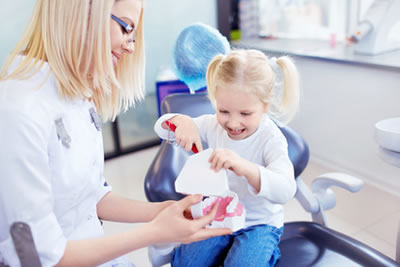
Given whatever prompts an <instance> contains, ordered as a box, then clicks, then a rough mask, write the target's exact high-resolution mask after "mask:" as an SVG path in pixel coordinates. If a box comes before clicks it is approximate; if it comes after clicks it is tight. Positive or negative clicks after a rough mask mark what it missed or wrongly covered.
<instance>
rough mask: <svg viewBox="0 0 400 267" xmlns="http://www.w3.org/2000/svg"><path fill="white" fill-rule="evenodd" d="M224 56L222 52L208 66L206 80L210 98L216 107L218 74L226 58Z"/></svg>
mask: <svg viewBox="0 0 400 267" xmlns="http://www.w3.org/2000/svg"><path fill="white" fill-rule="evenodd" d="M224 57H225V56H224V55H222V54H220V55H217V56H215V57H214V58H213V59H212V60H211V62H210V63H209V64H208V67H207V73H206V81H207V91H208V98H209V99H210V101H211V103H212V104H213V105H214V107H215V91H216V87H217V82H216V78H217V77H216V76H217V73H218V69H219V66H220V65H221V63H222V61H223V60H224Z"/></svg>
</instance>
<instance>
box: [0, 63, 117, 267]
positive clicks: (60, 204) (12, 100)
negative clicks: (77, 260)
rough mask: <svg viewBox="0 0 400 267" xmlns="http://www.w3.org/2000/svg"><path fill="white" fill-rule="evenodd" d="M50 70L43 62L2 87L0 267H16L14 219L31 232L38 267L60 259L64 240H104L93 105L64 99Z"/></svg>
mask: <svg viewBox="0 0 400 267" xmlns="http://www.w3.org/2000/svg"><path fill="white" fill-rule="evenodd" d="M49 71H50V70H49V66H48V64H47V63H45V64H44V65H43V66H42V67H41V69H40V71H39V72H38V73H37V74H35V75H34V76H33V77H32V78H30V79H28V80H20V81H19V80H18V81H17V80H8V81H1V82H0V129H1V130H0V262H4V263H7V264H8V265H10V266H19V265H20V263H19V260H18V258H17V254H16V251H15V248H14V244H13V241H12V239H11V236H10V232H9V231H10V226H11V224H12V223H14V222H16V221H22V222H25V223H27V224H28V225H29V227H30V228H31V231H32V235H33V239H34V242H35V245H36V248H37V251H38V254H39V257H40V261H41V264H42V266H54V265H55V264H56V263H57V262H58V261H59V260H60V259H61V257H62V256H63V254H64V250H65V247H66V242H67V240H74V239H75V240H76V239H87V238H96V237H101V236H103V234H104V233H103V229H102V226H101V223H100V221H99V219H98V217H97V212H96V205H97V203H98V202H99V201H100V199H101V198H102V197H103V196H104V195H105V194H106V193H107V192H109V191H110V190H111V187H109V186H106V185H105V184H104V183H105V179H104V176H103V169H104V153H103V140H102V134H101V130H100V129H97V128H96V126H95V124H94V123H93V119H92V116H91V114H90V112H89V109H91V108H95V107H94V105H93V103H91V102H89V101H86V100H78V99H77V100H73V101H69V100H65V99H63V98H61V97H60V96H59V93H58V91H57V86H56V81H55V78H54V76H53V75H52V74H51V72H50V76H49V79H47V80H46V77H47V76H48V73H49ZM43 81H46V82H45V83H44V84H43V85H42V86H41V87H39V85H40V84H41V83H43ZM57 120H58V123H60V122H61V123H60V124H61V128H64V130H65V131H64V130H60V126H58V128H57V123H56V121H57ZM65 133H66V134H65ZM66 136H69V137H70V143H69V145H68V142H65V141H66V140H65V137H66Z"/></svg>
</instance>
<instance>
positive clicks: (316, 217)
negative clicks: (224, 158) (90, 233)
mask: <svg viewBox="0 0 400 267" xmlns="http://www.w3.org/2000/svg"><path fill="white" fill-rule="evenodd" d="M161 113H162V114H165V113H182V114H186V115H189V116H192V117H196V116H199V115H202V114H213V113H215V109H214V108H213V106H212V105H211V103H210V102H209V100H208V97H207V95H206V94H205V93H199V94H171V95H168V96H167V97H165V98H164V100H163V102H162V105H161ZM278 126H279V128H280V129H281V131H282V133H283V134H284V135H285V137H286V139H287V142H288V149H289V157H290V160H291V161H292V163H293V166H294V173H295V177H296V183H297V192H296V195H295V198H296V199H297V200H298V201H299V202H300V204H301V205H302V206H303V208H304V209H305V210H306V211H307V212H310V213H311V217H312V221H301V222H289V223H285V225H284V229H285V230H284V234H283V236H282V238H281V242H280V244H279V248H280V250H281V258H280V259H279V261H278V263H277V265H276V266H280V267H283V266H290V267H293V266H296V267H302V266H346V267H347V266H400V265H399V264H398V263H396V262H395V261H394V260H392V259H391V258H389V257H387V256H385V255H383V254H382V253H380V252H378V251H376V250H374V249H372V248H371V247H368V246H367V245H365V244H363V243H361V242H359V241H357V240H355V239H353V238H351V237H349V236H346V235H344V234H341V233H339V232H336V231H334V230H332V229H329V228H328V227H327V226H326V220H325V217H324V210H328V209H331V208H333V207H334V206H335V204H336V202H335V194H334V192H333V191H332V190H331V189H330V187H331V186H339V187H341V188H343V189H346V190H349V191H351V192H357V191H359V190H360V189H361V187H362V184H363V182H362V181H361V180H359V179H357V178H355V177H352V176H349V175H346V174H343V173H327V174H323V175H321V176H319V177H317V178H316V179H315V180H314V181H313V183H312V190H309V189H308V187H307V186H306V185H305V183H304V182H303V181H302V180H301V178H300V174H301V173H302V172H303V170H304V169H305V167H306V166H307V163H308V160H309V149H308V146H307V143H306V142H305V140H304V139H303V138H302V137H301V136H299V135H298V134H297V133H296V132H295V131H293V130H292V129H291V128H289V127H287V126H280V125H279V124H278ZM204 146H206V144H204ZM191 154H192V153H191V152H186V151H185V150H184V149H183V148H181V147H179V146H177V145H174V144H170V143H168V142H166V141H163V142H162V143H161V146H160V149H159V151H158V153H157V154H156V156H155V158H154V160H153V162H152V164H151V165H150V167H149V170H148V172H147V174H146V177H145V184H144V187H145V193H146V197H147V199H148V200H149V201H151V202H159V201H164V200H170V199H173V200H179V199H181V198H182V197H184V196H183V195H182V194H178V193H176V192H175V188H174V182H175V179H176V177H177V176H178V174H179V172H180V170H181V169H182V167H183V165H184V164H185V161H186V159H187V158H188V157H189V156H190V155H191Z"/></svg>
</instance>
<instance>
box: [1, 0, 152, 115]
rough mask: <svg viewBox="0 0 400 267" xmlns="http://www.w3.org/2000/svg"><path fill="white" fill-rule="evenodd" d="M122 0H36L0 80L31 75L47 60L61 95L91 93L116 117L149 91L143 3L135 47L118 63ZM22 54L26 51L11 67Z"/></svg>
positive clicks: (89, 95) (102, 108) (101, 107)
mask: <svg viewBox="0 0 400 267" xmlns="http://www.w3.org/2000/svg"><path fill="white" fill-rule="evenodd" d="M118 1H123V0H37V2H36V5H35V8H34V11H33V15H32V17H31V19H30V21H29V23H28V25H27V28H26V29H25V32H24V33H23V35H22V36H21V38H20V40H19V41H18V43H17V45H16V47H15V48H14V50H13V51H12V52H11V54H10V55H9V56H8V58H7V59H6V61H5V64H4V65H3V68H2V70H1V72H0V80H7V79H28V78H30V77H32V76H33V75H35V74H36V73H37V71H39V69H40V67H41V66H42V65H43V64H44V62H48V64H49V66H50V69H51V71H52V72H53V74H54V76H55V79H56V82H57V87H58V90H59V93H60V95H61V96H62V97H64V98H68V99H74V98H81V99H84V98H90V99H92V100H93V102H94V104H95V105H96V108H97V110H98V111H99V112H100V113H101V114H102V116H103V119H104V120H107V119H115V117H116V116H117V115H118V113H119V112H120V111H121V110H126V109H127V108H128V107H129V106H131V105H133V104H134V103H135V101H137V100H140V99H142V98H143V97H144V78H145V77H144V70H145V52H144V37H143V6H142V10H141V14H140V18H139V23H138V25H136V32H137V35H136V40H135V51H134V53H133V54H132V55H127V54H126V55H124V56H123V57H121V59H120V60H119V62H118V65H117V66H116V67H115V68H114V66H113V63H112V57H111V46H110V43H111V41H110V20H111V11H112V7H113V5H114V3H115V2H118ZM138 1H139V0H138ZM140 1H142V0H140ZM142 4H143V3H142ZM107 51H110V52H107ZM18 55H24V56H25V57H23V60H21V61H20V62H19V63H18V65H17V67H16V69H15V70H13V71H11V72H10V71H9V69H10V67H11V65H12V64H13V62H14V61H15V60H16V57H17V56H18ZM43 82H45V81H43Z"/></svg>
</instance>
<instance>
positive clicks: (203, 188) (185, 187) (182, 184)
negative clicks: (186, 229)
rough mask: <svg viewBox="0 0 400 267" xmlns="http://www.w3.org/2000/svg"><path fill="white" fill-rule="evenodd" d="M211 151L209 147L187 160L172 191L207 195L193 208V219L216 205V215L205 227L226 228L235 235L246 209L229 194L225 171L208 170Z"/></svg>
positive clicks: (243, 220)
mask: <svg viewBox="0 0 400 267" xmlns="http://www.w3.org/2000/svg"><path fill="white" fill-rule="evenodd" d="M212 152H213V150H212V149H210V148H208V149H206V150H203V151H201V152H199V153H197V154H193V155H191V156H190V157H189V158H188V160H187V161H186V163H185V165H184V166H183V168H182V170H181V172H180V173H179V175H178V177H177V179H176V181H175V190H176V192H179V193H182V194H202V195H203V196H208V198H206V199H204V200H203V201H202V202H200V203H198V204H196V205H193V206H192V208H191V211H192V217H193V218H198V217H200V216H203V215H205V214H207V213H208V212H210V210H211V209H212V207H213V205H214V203H216V202H217V203H218V209H217V215H216V217H215V219H214V220H213V221H212V222H211V224H210V225H208V227H209V228H219V227H227V228H231V229H232V231H233V232H235V231H237V230H239V229H241V228H243V227H244V223H245V217H246V210H245V208H244V207H243V205H242V204H241V203H240V202H239V197H238V196H237V194H236V193H234V192H231V191H229V186H228V176H227V171H226V170H225V169H222V170H220V171H219V172H215V171H213V170H211V169H210V163H209V162H208V159H209V158H210V156H211V153H212Z"/></svg>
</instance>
